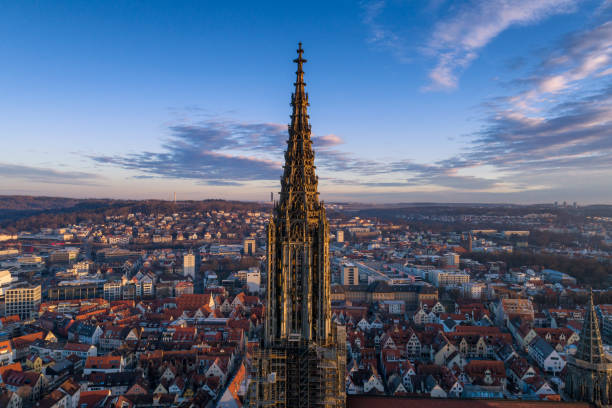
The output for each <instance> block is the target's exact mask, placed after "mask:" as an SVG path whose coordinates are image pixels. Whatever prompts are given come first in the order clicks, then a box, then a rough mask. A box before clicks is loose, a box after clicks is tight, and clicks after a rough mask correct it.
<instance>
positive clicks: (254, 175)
mask: <svg viewBox="0 0 612 408" xmlns="http://www.w3.org/2000/svg"><path fill="white" fill-rule="evenodd" d="M230 3H231V4H230ZM288 3H291V2H271V1H270V2H250V1H249V2H246V1H245V2H203V1H194V2H190V1H146V2H145V1H142V2H135V1H120V2H108V1H75V2H70V1H57V2H50V1H36V2H34V1H32V2H30V1H20V2H10V1H3V0H0V39H1V40H0V60H1V61H2V63H1V64H0V93H1V94H2V98H0V136H1V137H2V142H3V143H2V146H3V148H2V149H1V150H0V152H1V153H0V177H2V180H3V182H2V184H1V185H0V194H35V195H42V194H44V195H56V196H57V195H59V196H74V197H116V198H162V199H168V198H170V197H171V196H172V193H173V192H176V193H177V196H178V198H179V199H181V198H183V199H203V198H226V199H246V200H262V201H263V200H266V199H267V198H268V197H269V192H270V191H278V189H279V177H280V174H281V165H282V152H283V149H284V143H285V140H286V137H287V134H286V124H287V122H288V120H289V114H290V107H289V100H290V94H291V91H292V83H293V81H294V75H295V74H294V72H295V66H294V64H293V63H292V59H293V58H295V49H296V47H297V42H298V41H302V42H303V43H304V49H305V57H306V58H307V59H308V60H309V61H308V63H307V64H306V66H305V71H306V82H307V84H308V86H307V91H308V92H309V94H310V102H311V108H310V116H311V122H312V128H313V132H314V144H315V149H316V164H317V167H318V169H317V171H318V175H319V177H320V190H321V194H322V197H323V198H324V199H325V200H328V201H363V202H399V201H401V202H412V201H440V202H516V203H531V202H552V201H555V200H558V201H564V200H567V201H569V202H573V201H577V202H579V203H612V188H611V187H612V182H611V181H610V180H612V166H610V163H612V130H611V129H612V126H611V125H612V81H611V79H612V1H610V0H601V1H586V0H585V1H579V0H539V1H535V2H534V1H532V0H507V1H501V0H484V1H476V0H473V1H450V0H447V1H445V0H432V1H429V2H427V1H408V0H405V1H400V0H397V1H392V0H387V1H363V2H357V1H332V2H329V1H326V2H316V1H313V2H301V3H303V4H301V5H300V4H288Z"/></svg>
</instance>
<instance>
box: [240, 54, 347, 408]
mask: <svg viewBox="0 0 612 408" xmlns="http://www.w3.org/2000/svg"><path fill="white" fill-rule="evenodd" d="M302 54H303V50H302V45H301V43H300V46H299V49H298V58H297V59H295V60H294V62H295V63H297V72H296V74H297V80H296V82H295V92H294V94H293V97H292V101H291V106H292V108H293V112H292V115H291V124H290V125H289V140H288V141H287V150H286V151H285V166H284V173H283V176H282V177H281V193H280V200H279V201H278V202H276V203H275V205H274V209H273V210H272V216H271V218H270V222H269V224H268V245H267V250H268V282H267V305H266V306H267V307H266V319H265V329H264V338H263V340H262V343H261V349H260V351H259V353H257V354H256V355H255V358H254V364H253V373H252V382H251V386H250V389H249V398H248V405H249V406H251V407H264V406H265V407H276V408H285V407H287V408H288V407H291V408H294V407H295V408H299V407H344V406H345V404H346V395H345V383H344V380H345V379H344V376H345V364H346V351H345V347H346V340H345V334H344V328H343V327H342V326H336V325H335V324H333V325H332V321H331V293H330V287H331V276H330V265H329V225H328V221H327V217H326V213H325V207H324V206H323V203H322V202H320V201H319V193H318V191H317V184H318V179H317V176H316V175H315V166H314V152H313V149H312V141H311V138H310V136H311V132H310V124H309V120H308V119H309V118H308V112H307V108H308V94H307V93H306V92H305V85H306V84H305V83H304V71H303V64H304V63H305V62H306V60H305V59H304V58H303V57H302Z"/></svg>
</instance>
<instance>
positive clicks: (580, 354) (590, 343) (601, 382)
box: [565, 292, 612, 406]
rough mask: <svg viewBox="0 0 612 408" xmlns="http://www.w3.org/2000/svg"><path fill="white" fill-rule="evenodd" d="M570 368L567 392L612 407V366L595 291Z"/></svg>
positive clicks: (568, 363)
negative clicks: (604, 346)
mask: <svg viewBox="0 0 612 408" xmlns="http://www.w3.org/2000/svg"><path fill="white" fill-rule="evenodd" d="M567 365H568V370H567V377H566V379H565V384H566V385H565V391H566V392H567V394H568V395H569V396H570V397H572V398H573V399H575V400H577V401H586V402H590V403H593V404H595V405H596V406H608V405H610V404H612V363H611V362H610V361H608V359H607V358H606V355H605V353H604V350H603V346H602V341H601V335H600V333H599V322H598V321H597V314H596V313H595V306H594V305H593V293H592V292H591V294H590V295H589V303H588V306H587V310H586V316H585V318H584V324H583V326H582V332H581V333H580V341H579V342H578V350H577V351H576V354H575V355H574V356H569V357H568V362H567Z"/></svg>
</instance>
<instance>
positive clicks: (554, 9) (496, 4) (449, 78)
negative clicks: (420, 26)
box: [425, 0, 577, 89]
mask: <svg viewBox="0 0 612 408" xmlns="http://www.w3.org/2000/svg"><path fill="white" fill-rule="evenodd" d="M576 3H577V1H576V0H539V1H533V0H484V1H483V0H479V1H472V2H469V3H468V4H466V5H465V6H463V7H461V8H459V10H458V11H457V12H456V13H454V14H452V15H451V16H449V17H448V18H446V19H443V20H441V21H439V22H438V23H437V24H436V25H435V26H434V29H433V33H432V36H431V40H430V41H429V42H428V44H427V45H426V47H425V52H426V53H427V54H429V55H433V56H434V57H435V58H436V60H437V63H436V66H435V67H434V68H433V69H432V70H431V71H430V72H429V78H430V79H431V84H430V85H429V87H428V88H427V89H452V88H455V87H456V86H457V82H458V76H459V74H460V73H461V72H462V71H463V70H464V69H465V68H466V67H468V66H469V65H470V64H471V63H472V62H473V61H474V60H475V59H476V58H477V57H478V53H479V51H480V50H481V49H482V48H483V47H485V46H486V45H487V44H489V43H490V42H491V41H492V40H493V39H494V38H496V37H497V36H498V35H499V34H500V33H502V32H503V31H505V30H507V29H508V28H510V27H513V26H516V25H527V24H533V23H536V22H538V21H541V20H543V19H545V18H548V17H550V16H552V15H555V14H562V13H569V12H573V11H574V10H575V9H576Z"/></svg>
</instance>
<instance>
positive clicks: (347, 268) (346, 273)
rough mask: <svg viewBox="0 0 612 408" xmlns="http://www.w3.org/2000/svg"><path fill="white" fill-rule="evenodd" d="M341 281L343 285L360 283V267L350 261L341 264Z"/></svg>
mask: <svg viewBox="0 0 612 408" xmlns="http://www.w3.org/2000/svg"><path fill="white" fill-rule="evenodd" d="M340 283H341V284H343V285H359V268H357V266H355V265H354V264H352V263H350V262H346V263H343V264H341V265H340Z"/></svg>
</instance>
